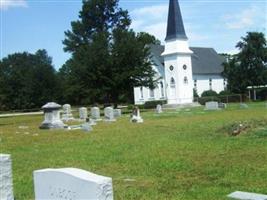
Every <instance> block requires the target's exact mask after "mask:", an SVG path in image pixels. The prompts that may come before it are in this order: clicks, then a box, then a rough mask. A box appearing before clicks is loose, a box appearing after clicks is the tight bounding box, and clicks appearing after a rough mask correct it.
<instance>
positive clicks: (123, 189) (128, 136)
mask: <svg viewBox="0 0 267 200" xmlns="http://www.w3.org/2000/svg"><path fill="white" fill-rule="evenodd" d="M211 105H212V106H211V107H212V109H211V110H207V109H206V106H199V107H194V108H179V109H172V110H171V109H164V108H160V106H159V105H158V106H157V107H155V108H154V109H148V110H147V109H146V110H144V109H139V108H138V109H137V110H135V108H134V110H133V111H131V110H129V109H127V107H124V108H122V109H120V111H116V112H117V114H116V118H115V114H114V111H115V109H113V108H112V107H107V108H105V109H103V108H102V107H89V106H85V107H71V108H70V105H68V106H64V107H61V106H60V105H58V104H56V103H49V104H46V105H45V106H44V107H43V112H44V113H46V114H44V115H33V116H31V115H29V116H27V115H26V116H14V117H12V116H11V117H3V118H0V144H1V153H2V154H5V155H2V156H1V157H0V163H1V165H2V164H4V165H5V166H6V168H4V169H5V170H7V171H4V172H5V173H6V172H7V173H6V174H7V175H3V174H2V177H4V178H5V180H6V181H5V182H1V184H2V185H1V188H0V190H1V189H3V188H5V187H6V186H3V183H6V184H7V186H12V185H13V192H10V198H7V199H12V196H14V197H15V198H16V199H40V200H41V199H47V198H48V199H77V200H78V199H84V198H88V199H90V198H91V199H109V200H111V199H186V200H187V199H188V200H191V199H199V200H201V199H216V200H217V199H226V200H227V199H228V200H229V199H247V198H246V197H251V199H266V195H264V194H266V191H267V182H266V179H267V173H266V172H267V166H266V159H267V158H266V155H267V149H266V146H267V140H266V137H267V127H266V124H267V115H266V113H267V110H266V106H265V102H260V103H247V108H246V109H242V108H241V107H240V104H227V106H226V107H225V108H223V109H217V105H218V104H216V103H214V102H212V103H211ZM214 105H215V107H216V109H214V107H213V106H214ZM51 107H52V111H51ZM66 107H67V110H68V111H67V112H66ZM54 109H55V111H54ZM70 110H71V112H70ZM98 111H99V112H98ZM155 111H156V113H155ZM158 111H160V112H158ZM58 112H59V113H58ZM85 112H87V113H86V114H85V115H84V113H85ZM47 113H48V114H47ZM118 113H119V114H120V116H118ZM81 116H82V117H81ZM86 116H87V117H86ZM66 117H70V118H71V120H65V121H64V126H62V123H63V122H62V121H61V120H62V118H66ZM84 117H85V118H86V119H85V120H82V119H83V118H84ZM133 118H134V119H136V120H134V121H132V119H133ZM44 119H45V123H43V122H44ZM94 119H95V120H94ZM47 120H48V121H49V120H50V121H49V122H51V124H52V125H53V126H51V127H50V129H48V128H45V129H42V126H41V127H40V124H45V125H47V124H49V123H47ZM53 120H55V121H56V122H57V123H58V124H60V126H54V122H53ZM138 120H142V123H138ZM110 122H112V123H110ZM132 122H136V123H132ZM139 122H140V121H139ZM75 126H76V128H73V129H71V130H69V129H68V128H67V127H75ZM92 126H93V127H92ZM88 128H89V129H88ZM235 130H238V131H239V130H240V131H239V132H238V134H230V133H229V131H235ZM6 154H8V155H10V156H8V155H6ZM2 161H3V162H2ZM11 161H12V165H11ZM10 180H13V184H12V181H10ZM84 181H86V182H88V183H85V182H84ZM79 184H82V185H83V186H82V187H81V186H79ZM103 184H104V185H107V186H104V185H103ZM8 188H10V187H8ZM9 191H10V190H9ZM240 191H243V192H240ZM0 194H1V193H0ZM99 194H101V195H100V196H99ZM83 195H85V196H83ZM86 195H87V196H86ZM94 195H96V196H97V195H98V197H96V196H94ZM89 197H90V198H89ZM239 197H240V198H239ZM249 199H250V198H249Z"/></svg>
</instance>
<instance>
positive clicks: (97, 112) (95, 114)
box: [91, 107, 102, 121]
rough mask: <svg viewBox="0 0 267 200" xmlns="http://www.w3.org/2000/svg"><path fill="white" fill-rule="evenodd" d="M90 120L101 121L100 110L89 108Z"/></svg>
mask: <svg viewBox="0 0 267 200" xmlns="http://www.w3.org/2000/svg"><path fill="white" fill-rule="evenodd" d="M91 118H92V120H94V121H101V120H102V119H101V118H100V109H99V108H98V107H92V108H91Z"/></svg>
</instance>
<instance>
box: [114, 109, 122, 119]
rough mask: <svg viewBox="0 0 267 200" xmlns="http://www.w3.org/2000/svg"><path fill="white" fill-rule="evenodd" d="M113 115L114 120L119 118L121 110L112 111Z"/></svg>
mask: <svg viewBox="0 0 267 200" xmlns="http://www.w3.org/2000/svg"><path fill="white" fill-rule="evenodd" d="M113 113H114V117H115V118H118V117H121V109H114V110H113Z"/></svg>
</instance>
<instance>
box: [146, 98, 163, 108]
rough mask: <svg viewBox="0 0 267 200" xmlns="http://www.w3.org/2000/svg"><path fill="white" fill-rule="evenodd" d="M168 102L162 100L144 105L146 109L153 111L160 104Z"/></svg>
mask: <svg viewBox="0 0 267 200" xmlns="http://www.w3.org/2000/svg"><path fill="white" fill-rule="evenodd" d="M166 103H167V101H166V100H160V101H147V102H145V104H144V109H152V108H156V107H157V105H158V104H160V105H163V104H166Z"/></svg>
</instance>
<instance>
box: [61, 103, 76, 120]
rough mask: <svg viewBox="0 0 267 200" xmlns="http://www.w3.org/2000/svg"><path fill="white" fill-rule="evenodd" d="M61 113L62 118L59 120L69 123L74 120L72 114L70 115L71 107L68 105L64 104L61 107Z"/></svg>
mask: <svg viewBox="0 0 267 200" xmlns="http://www.w3.org/2000/svg"><path fill="white" fill-rule="evenodd" d="M62 108H63V112H62V117H61V119H62V120H63V121H71V120H74V118H73V116H72V113H71V105H70V104H64V105H63V106H62Z"/></svg>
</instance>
